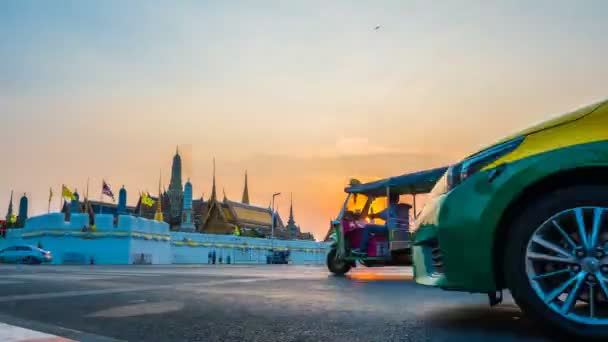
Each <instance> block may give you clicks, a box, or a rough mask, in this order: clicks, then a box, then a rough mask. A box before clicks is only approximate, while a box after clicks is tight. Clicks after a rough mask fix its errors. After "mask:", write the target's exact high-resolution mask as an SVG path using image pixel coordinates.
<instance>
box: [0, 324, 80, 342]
mask: <svg viewBox="0 0 608 342" xmlns="http://www.w3.org/2000/svg"><path fill="white" fill-rule="evenodd" d="M0 341H3V342H70V341H72V342H73V340H69V339H67V338H63V337H59V336H55V335H51V334H45V333H42V332H39V331H34V330H30V329H25V328H21V327H17V326H14V325H9V324H5V323H1V322H0Z"/></svg>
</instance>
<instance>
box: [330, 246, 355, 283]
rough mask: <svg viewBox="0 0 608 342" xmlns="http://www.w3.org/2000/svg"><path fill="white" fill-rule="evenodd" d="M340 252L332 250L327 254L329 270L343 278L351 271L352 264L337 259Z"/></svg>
mask: <svg viewBox="0 0 608 342" xmlns="http://www.w3.org/2000/svg"><path fill="white" fill-rule="evenodd" d="M337 254H338V251H337V250H336V249H335V248H332V249H331V250H330V251H329V253H328V254H327V268H328V269H329V271H330V272H331V273H333V274H335V275H337V276H343V275H345V274H346V273H348V271H350V268H351V264H350V263H349V262H347V261H345V260H339V259H338V258H336V255H337Z"/></svg>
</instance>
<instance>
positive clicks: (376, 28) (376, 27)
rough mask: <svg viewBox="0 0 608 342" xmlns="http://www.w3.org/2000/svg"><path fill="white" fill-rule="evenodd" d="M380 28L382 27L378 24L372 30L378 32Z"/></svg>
mask: <svg viewBox="0 0 608 342" xmlns="http://www.w3.org/2000/svg"><path fill="white" fill-rule="evenodd" d="M381 27H382V26H380V24H378V25H376V26H375V27H374V30H376V31H378V30H379V29H380V28H381Z"/></svg>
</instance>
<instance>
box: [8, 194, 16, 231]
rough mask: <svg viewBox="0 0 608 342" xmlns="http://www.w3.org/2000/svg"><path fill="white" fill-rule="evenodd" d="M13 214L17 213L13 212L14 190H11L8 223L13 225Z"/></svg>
mask: <svg viewBox="0 0 608 342" xmlns="http://www.w3.org/2000/svg"><path fill="white" fill-rule="evenodd" d="M13 216H15V213H14V212H13V191H12V190H11V199H10V201H9V202H8V210H7V211H6V223H7V224H8V225H9V226H11V225H12V223H11V220H12V218H13Z"/></svg>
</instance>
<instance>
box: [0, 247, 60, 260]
mask: <svg viewBox="0 0 608 342" xmlns="http://www.w3.org/2000/svg"><path fill="white" fill-rule="evenodd" d="M52 260H53V257H52V255H51V252H49V251H45V250H44V249H42V248H38V247H34V246H11V247H8V248H5V249H3V250H0V263H24V264H41V263H43V262H51V261H52Z"/></svg>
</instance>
